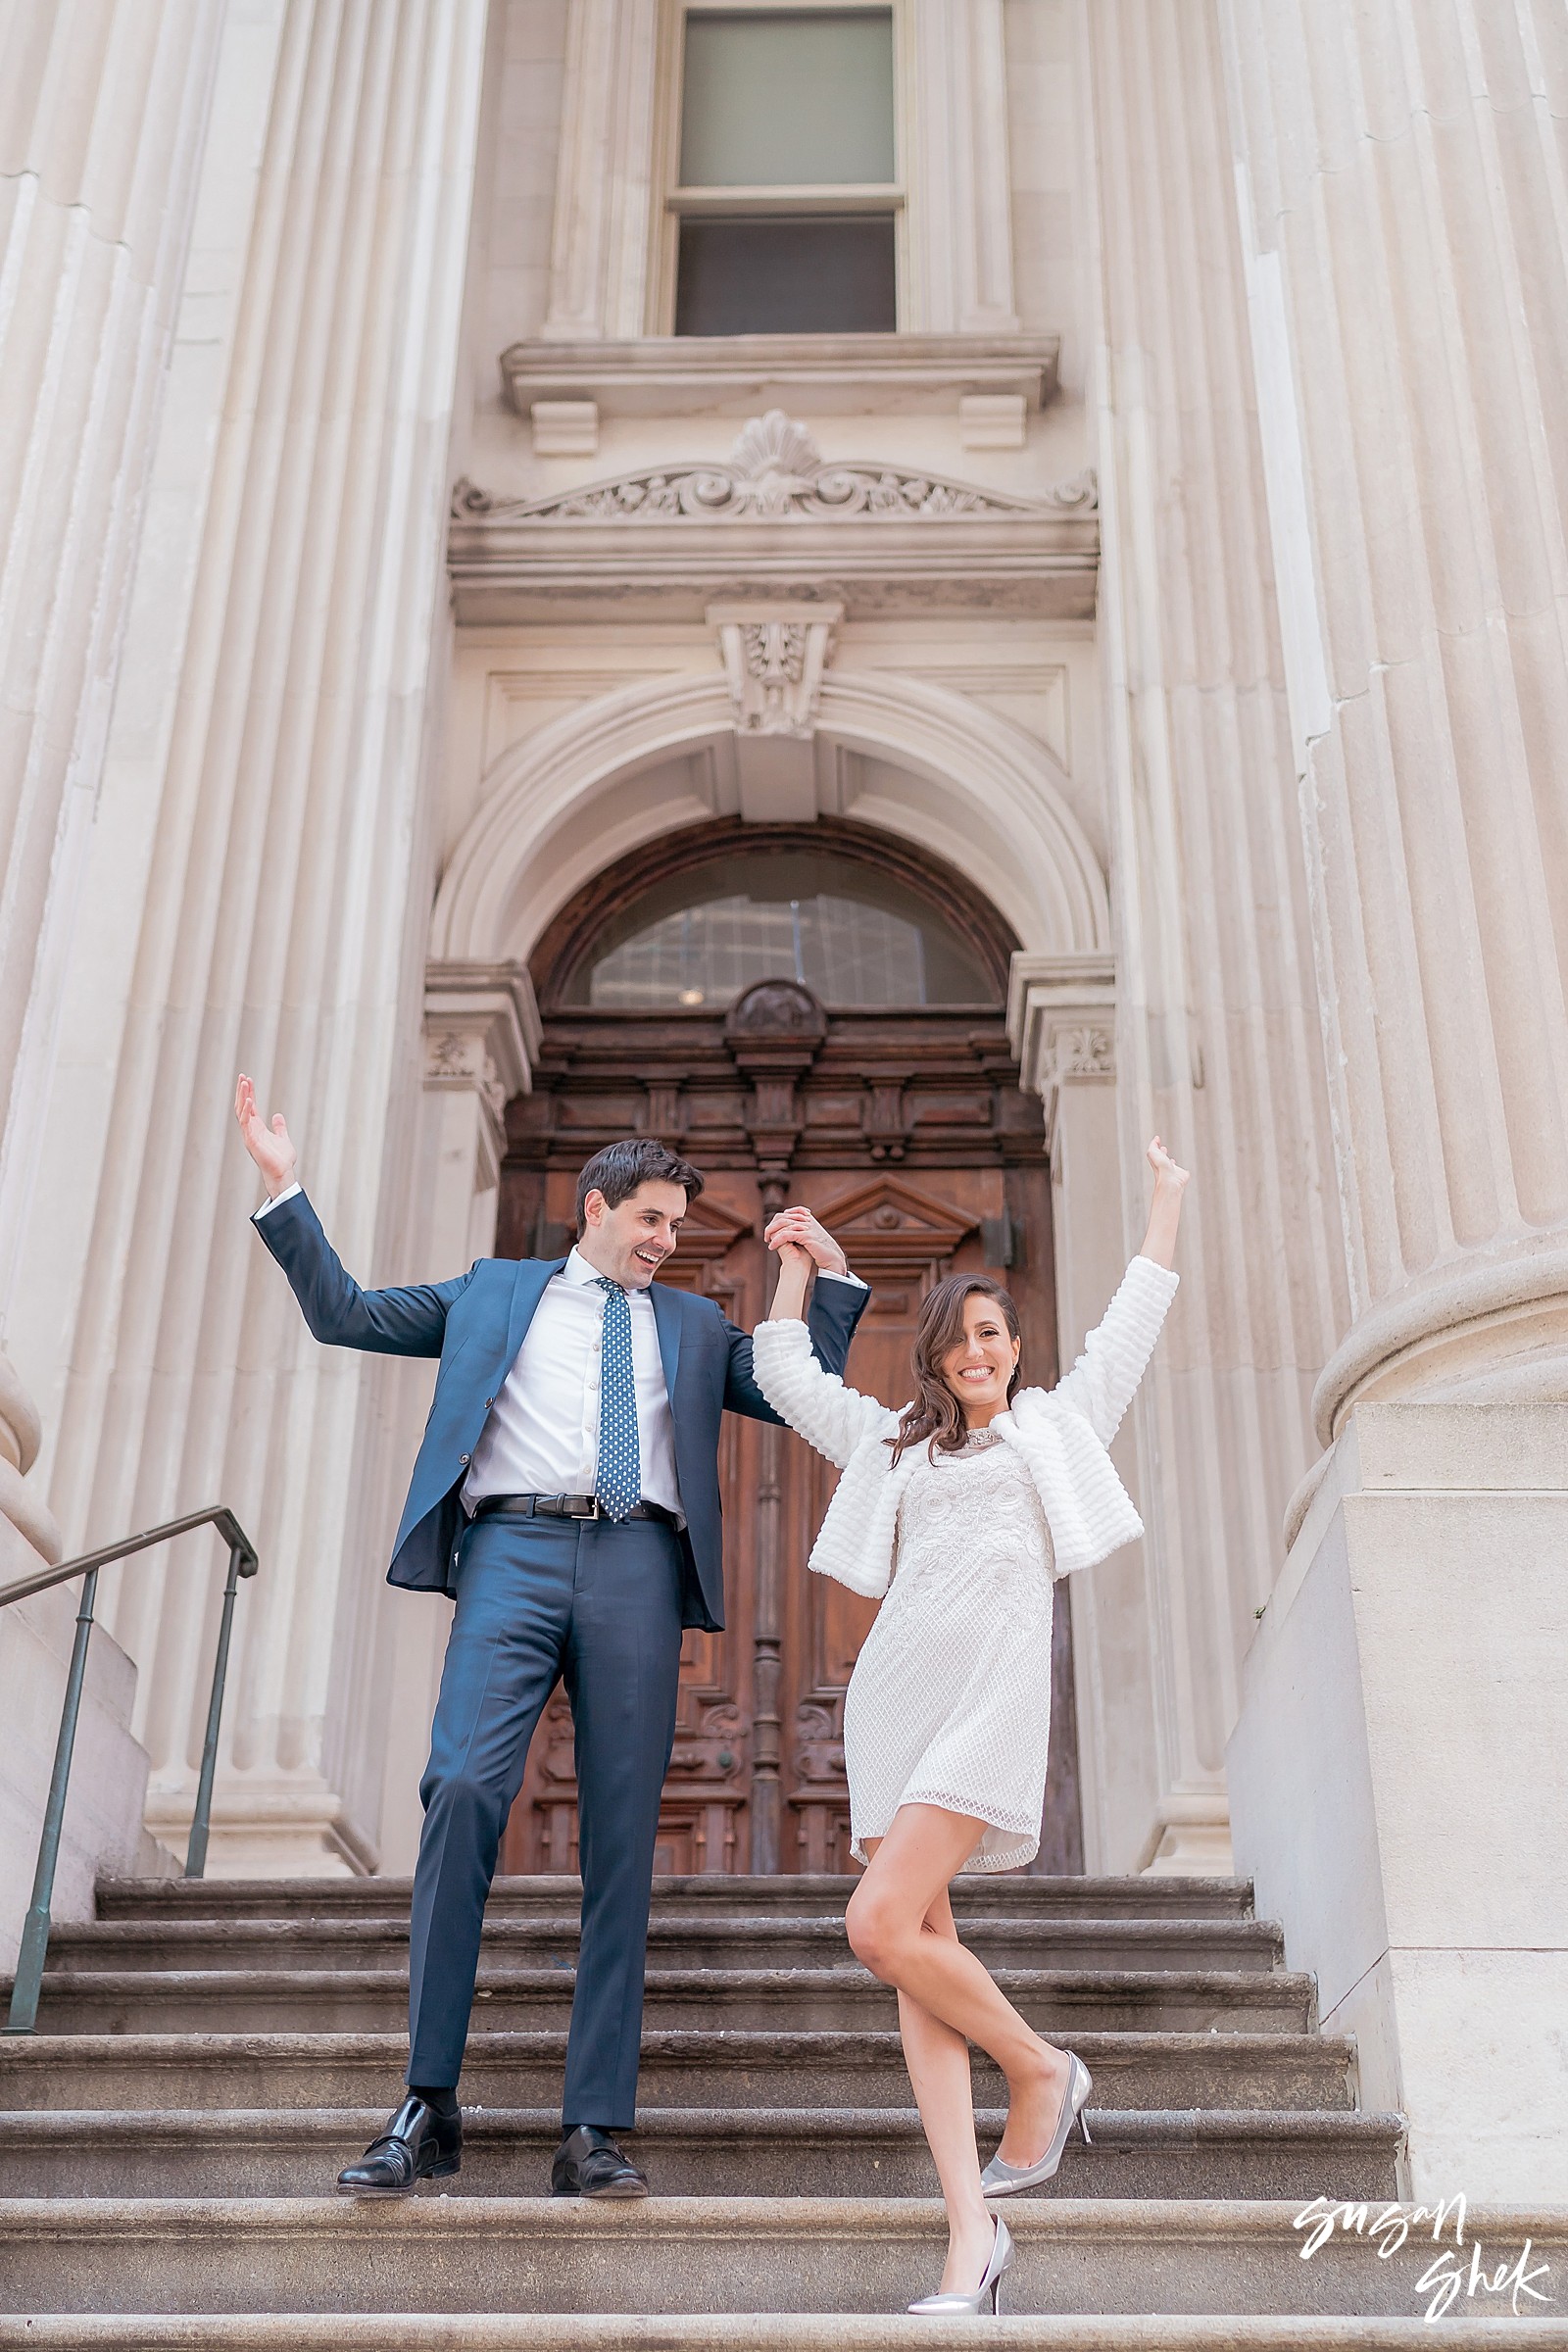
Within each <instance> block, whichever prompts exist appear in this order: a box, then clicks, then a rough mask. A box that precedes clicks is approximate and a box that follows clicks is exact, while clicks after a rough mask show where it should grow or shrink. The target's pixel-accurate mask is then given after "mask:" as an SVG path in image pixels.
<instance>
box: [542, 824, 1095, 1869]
mask: <svg viewBox="0 0 1568 2352" xmlns="http://www.w3.org/2000/svg"><path fill="white" fill-rule="evenodd" d="M1016 948H1017V941H1016V939H1015V937H1014V935H1013V934H1012V932H1011V930H1010V929H1009V927H1008V925H1007V924H1006V922H1005V920H1004V918H1003V917H1002V915H1001V914H1000V913H999V912H998V911H997V909H996V907H994V906H992V905H991V904H990V902H989V901H988V900H987V899H986V898H984V897H983V896H982V895H981V894H980V893H979V892H978V891H977V890H976V889H975V888H974V886H973V885H972V884H970V883H969V882H968V881H966V880H965V879H964V878H963V877H961V876H960V875H958V874H957V873H956V872H955V871H954V870H953V869H952V868H951V867H950V866H948V865H946V864H945V863H943V862H942V861H941V860H939V859H938V858H934V857H932V856H930V855H929V854H928V853H925V852H923V851H921V850H918V849H916V848H915V847H913V846H912V845H911V844H909V843H907V842H905V841H901V840H899V839H897V838H895V837H893V836H890V835H889V834H887V833H885V832H882V831H877V830H873V829H872V828H871V827H869V826H864V825H858V824H855V823H853V822H850V821H847V820H843V819H834V818H827V817H819V818H817V819H816V820H815V821H813V822H809V823H799V824H758V823H755V822H749V823H742V822H741V821H740V820H738V819H723V820H720V821H718V822H716V823H711V824H706V825H696V826H686V827H683V828H682V829H681V830H680V831H679V832H677V833H673V834H670V835H666V836H664V837H663V838H662V839H659V840H656V841H654V842H651V843H647V844H644V845H643V846H642V847H641V848H639V849H636V850H634V851H632V852H631V853H630V854H629V855H627V856H625V857H622V858H619V859H617V860H615V861H614V862H613V863H612V864H611V865H610V866H608V867H607V868H606V869H605V870H604V871H603V872H602V873H600V874H598V875H596V876H595V877H594V878H593V880H592V881H591V882H589V883H588V884H587V885H586V887H584V888H582V889H581V890H579V892H578V893H577V894H576V896H575V897H574V898H573V899H572V900H571V901H570V902H569V903H568V904H567V905H566V906H565V907H564V908H563V909H562V910H561V911H560V912H559V913H558V914H557V915H556V917H555V918H554V920H553V921H551V922H550V923H549V925H548V926H547V927H546V929H545V930H544V931H543V933H542V935H541V936H540V938H539V940H538V942H537V945H536V947H535V949H534V952H533V954H532V956H531V957H530V969H531V974H532V979H533V985H534V990H535V993H536V995H537V999H538V1004H539V1011H540V1017H541V1035H540V1039H539V1045H538V1050H537V1054H536V1057H535V1062H534V1069H533V1078H532V1091H531V1093H528V1094H526V1095H519V1096H517V1097H516V1098H515V1100H514V1101H513V1102H512V1103H511V1104H510V1105H509V1108H508V1115H507V1147H506V1153H505V1157H504V1160H503V1163H502V1169H501V1188H500V1203H499V1231H498V1236H497V1247H498V1248H499V1249H500V1250H502V1251H504V1252H507V1253H513V1252H515V1253H518V1254H528V1253H546V1254H553V1253H555V1252H556V1251H557V1250H563V1249H564V1248H565V1247H566V1245H567V1242H568V1240H569V1235H570V1224H569V1218H570V1215H571V1205H572V1188H573V1183H574V1180H575V1176H576V1172H577V1170H578V1168H579V1167H580V1166H581V1164H582V1162H583V1160H584V1159H585V1158H586V1156H587V1155H588V1153H589V1152H592V1151H594V1150H596V1149H597V1148H598V1147H599V1145H600V1144H602V1143H605V1142H607V1141H609V1140H610V1139H611V1138H613V1136H616V1135H623V1134H628V1133H632V1132H638V1131H646V1132H652V1133H657V1134H660V1135H662V1136H663V1137H665V1138H666V1140H668V1141H669V1142H671V1143H673V1144H676V1145H677V1146H678V1147H679V1148H680V1149H681V1150H683V1151H685V1152H688V1153H689V1154H690V1156H691V1157H692V1158H694V1159H695V1160H696V1161H697V1163H698V1164H699V1165H700V1166H701V1167H702V1168H703V1170H704V1172H705V1174H706V1175H707V1177H708V1180H709V1181H708V1189H707V1191H706V1192H705V1193H704V1195H703V1196H702V1198H701V1199H700V1200H699V1201H698V1202H697V1203H696V1206H695V1209H694V1213H693V1215H692V1217H691V1219H690V1220H689V1225H688V1231H687V1233H686V1235H685V1236H684V1238H683V1240H682V1244H681V1248H680V1250H679V1252H678V1255H677V1257H676V1259H675V1260H674V1262H673V1267H672V1278H673V1279H675V1280H677V1281H681V1282H684V1283H687V1284H689V1285H690V1286H691V1287H693V1288H695V1289H700V1290H702V1291H704V1292H706V1293H708V1294H709V1295H710V1296H711V1297H713V1298H715V1299H718V1300H719V1302H720V1303H721V1305H722V1306H723V1308H724V1311H725V1312H726V1313H727V1314H728V1315H729V1316H730V1317H731V1319H732V1320H733V1321H735V1322H737V1323H740V1324H743V1325H750V1324H751V1323H752V1322H754V1321H755V1320H756V1318H757V1317H758V1315H759V1314H760V1313H761V1312H762V1311H763V1307H764V1305H765V1299H766V1295H767V1290H768V1288H769V1287H770V1279H771V1278H770V1274H769V1271H768V1267H767V1263H766V1258H767V1253H766V1251H765V1250H764V1249H763V1246H762V1242H761V1232H762V1227H763V1224H764V1223H765V1220H766V1217H767V1215H768V1214H769V1213H770V1212H771V1210H772V1209H773V1208H774V1207H775V1206H776V1205H778V1204H779V1203H781V1202H782V1201H784V1200H785V1199H787V1198H788V1199H796V1200H804V1201H807V1202H808V1203H809V1205H810V1206H811V1207H812V1208H813V1209H814V1210H815V1211H816V1212H817V1214H818V1215H820V1216H821V1217H822V1218H823V1219H824V1221H825V1222H827V1223H828V1224H830V1225H831V1227H832V1228H833V1230H834V1231H835V1232H836V1233H838V1234H839V1236H840V1238H841V1239H842V1240H843V1241H844V1243H845V1246H846V1249H847V1250H848V1251H849V1254H850V1261H851V1264H852V1265H853V1266H854V1267H855V1268H856V1270H857V1271H858V1272H859V1273H860V1274H861V1275H862V1276H863V1277H864V1278H865V1279H866V1280H868V1281H869V1282H870V1283H871V1285H872V1287H873V1294H874V1296H873V1299H872V1304H871V1307H870V1309H869V1310H868V1313H867V1316H866V1318H865V1320H864V1322H863V1323H862V1326H861V1329H860V1332H859V1334H858V1337H857V1341H856V1347H855V1352H854V1354H853V1356H852V1358H851V1363H850V1367H849V1377H850V1379H851V1380H852V1381H853V1382H855V1383H856V1384H857V1385H858V1386H861V1387H863V1388H865V1389H868V1390H871V1391H874V1392H875V1393H877V1394H879V1395H882V1396H885V1397H890V1398H891V1397H899V1396H902V1395H903V1394H904V1392H905V1388H906V1385H907V1358H908V1348H909V1340H910V1337H911V1332H912V1326H913V1320H914V1316H915V1314H916V1312H917V1310H918V1305H919V1301H920V1299H921V1298H922V1296H923V1295H924V1293H925V1292H926V1290H928V1289H929V1287H930V1285H931V1284H932V1283H933V1282H934V1281H935V1280H937V1279H938V1277H939V1276H940V1275H942V1274H943V1273H946V1272H948V1271H950V1270H954V1269H957V1268H963V1267H971V1266H972V1267H976V1268H982V1267H983V1268H985V1269H986V1270H988V1271H990V1272H993V1273H996V1274H998V1275H999V1276H1001V1277H1002V1278H1003V1279H1005V1281H1007V1282H1008V1283H1009V1285H1010V1286H1011V1287H1012V1288H1013V1290H1014V1292H1015V1294H1016V1296H1017V1298H1018V1303H1019V1307H1020V1310H1021V1313H1022V1315H1023V1318H1024V1325H1025V1331H1026V1335H1027V1339H1028V1344H1029V1369H1030V1374H1031V1376H1032V1377H1033V1378H1035V1379H1038V1380H1042V1381H1047V1382H1049V1381H1050V1380H1051V1379H1053V1378H1054V1372H1055V1364H1054V1333H1055V1328H1056V1318H1055V1306H1054V1280H1053V1248H1052V1231H1051V1185H1050V1173H1049V1169H1048V1166H1047V1159H1046V1149H1045V1134H1044V1127H1043V1122H1042V1117H1041V1106H1040V1103H1039V1101H1038V1099H1037V1098H1036V1097H1034V1096H1032V1095H1027V1094H1025V1093H1023V1092H1022V1091H1021V1090H1020V1087H1019V1084H1018V1070H1017V1066H1016V1063H1015V1062H1014V1060H1013V1058H1012V1055H1011V1053H1010V1050H1009V1047H1008V1043H1007V1035H1006V1027H1005V1002H1006V993H1007V978H1008V969H1009V962H1010V959H1011V957H1012V956H1013V955H1014V953H1015V951H1016ZM724 1446H725V1454H724V1460H723V1463H722V1476H723V1487H724V1499H725V1530H726V1560H725V1572H726V1593H727V1600H726V1609H727V1619H728V1622H727V1627H726V1630H725V1632H724V1633H723V1634H722V1635H703V1634H697V1633H691V1634H688V1636H687V1639H686V1652H685V1656H684V1659H683V1664H682V1696H681V1713H680V1723H679V1728H678V1731H677V1736H676V1745H675V1754H674V1759H673V1762H672V1766H671V1771H670V1776H669V1781H668V1784H667V1787H666V1790H665V1802H664V1816H663V1824H662V1838H661V1867H662V1869H665V1870H669V1871H693V1870H696V1871H702V1870H709V1871H746V1870H760V1871H774V1870H784V1871H790V1870H824V1869H825V1870H836V1869H844V1868H846V1867H848V1846H849V1838H848V1805H847V1798H846V1792H845V1786H844V1778H843V1759H842V1750H841V1746H840V1735H841V1725H842V1706H843V1693H844V1689H845V1686H846V1684H847V1682H848V1679H849V1674H850V1669H851V1667H852V1666H853V1663H854V1659H855V1655H856V1652H857V1650H858V1645H859V1642H860V1641H861V1640H862V1639H863V1636H864V1633H865V1631H866V1628H867V1626H868V1625H869V1623H870V1619H871V1615H872V1613H873V1612H872V1610H871V1608H870V1607H869V1605H868V1604H866V1603H864V1602H861V1601H859V1600H858V1599H857V1598H856V1596H855V1595H853V1594H851V1593H847V1592H846V1591H844V1590H843V1589H842V1588H841V1587H839V1586H837V1585H834V1584H831V1583H830V1582H828V1581H827V1580H825V1579H821V1578H817V1577H810V1576H809V1575H808V1573H807V1570H806V1558H807V1554H808V1551H809V1546H810V1542H811V1539H812V1536H813V1535H814V1533H815V1529H816V1527H817V1525H818V1523H819V1521H820V1518H821V1514H822V1511H823V1509H824V1508H825V1505H826V1500H827V1495H828V1493H829V1491H830V1486H831V1473H830V1472H829V1471H828V1470H827V1468H826V1466H825V1465H824V1464H822V1463H821V1462H819V1461H818V1460H817V1459H816V1457H815V1456H813V1455H812V1454H811V1453H810V1452H809V1449H808V1448H807V1447H806V1446H804V1445H803V1444H802V1443H801V1442H800V1441H799V1440H798V1439H796V1438H794V1437H792V1436H790V1435H789V1434H788V1433H787V1432H782V1431H774V1430H769V1429H765V1428H762V1427H760V1426H759V1425H757V1424H754V1423H749V1422H742V1421H739V1420H736V1419H733V1418H732V1419H731V1420H729V1421H728V1422H727V1423H726V1431H725V1440H724ZM1071 1644H1072V1633H1071V1619H1070V1607H1069V1603H1068V1596H1067V1591H1066V1588H1065V1587H1060V1588H1058V1610H1057V1619H1056V1644H1055V1655H1054V1668H1053V1692H1052V1708H1053V1723H1052V1765H1051V1772H1050V1776H1049V1784H1048V1795H1047V1808H1046V1819H1045V1822H1044V1824H1043V1838H1042V1845H1041V1853H1040V1857H1039V1861H1038V1863H1037V1865H1036V1868H1037V1869H1039V1870H1041V1871H1053V1872H1061V1871H1077V1870H1081V1869H1082V1867H1083V1838H1082V1829H1081V1819H1080V1803H1079V1789H1078V1756H1077V1732H1076V1718H1075V1708H1074V1695H1073V1676H1072V1646H1071ZM575 1838H576V1815H575V1788H574V1782H573V1777H572V1770H571V1735H570V1723H569V1717H568V1716H567V1713H566V1710H565V1705H564V1698H562V1697H561V1696H560V1695H558V1697H557V1699H556V1700H555V1701H554V1702H553V1705H552V1708H551V1710H550V1712H549V1714H548V1715H547V1718H546V1721H545V1724H544V1725H543V1727H542V1729H541V1734H540V1737H539V1738H538V1739H537V1740H536V1741H535V1743H534V1751H533V1754H532V1756H531V1757H530V1760H529V1767H528V1775H527V1779H526V1781H525V1783H524V1786H523V1789H522V1791H521V1794H520V1796H519V1798H518V1801H517V1806H516V1809H515V1813H514V1815H513V1819H512V1823H511V1825H510V1827H509V1831H508V1835H507V1840H506V1845H505V1848H504V1853H503V1867H504V1868H506V1869H509V1870H514V1871H525V1872H534V1871H569V1870H571V1869H573V1868H574V1867H575Z"/></svg>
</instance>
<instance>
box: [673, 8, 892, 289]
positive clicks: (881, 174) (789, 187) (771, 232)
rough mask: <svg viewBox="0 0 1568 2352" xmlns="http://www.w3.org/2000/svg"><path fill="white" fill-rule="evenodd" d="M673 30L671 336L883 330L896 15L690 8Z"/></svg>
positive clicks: (888, 272)
mask: <svg viewBox="0 0 1568 2352" xmlns="http://www.w3.org/2000/svg"><path fill="white" fill-rule="evenodd" d="M684 26H685V38H684V47H683V60H682V82H681V106H680V123H679V138H678V149H679V165H678V179H679V185H678V186H677V187H676V189H675V190H674V192H673V194H672V195H671V197H670V200H669V201H670V209H671V210H672V211H673V212H674V213H675V214H676V215H677V217H678V218H677V227H676V235H677V247H676V266H675V332H676V333H677V334H680V335H730V334H789V333H794V334H831V333H856V332H860V333H891V332H892V331H893V329H894V328H895V327H896V326H897V324H898V319H897V297H896V282H897V255H896V236H895V221H896V216H897V213H898V209H899V204H900V201H901V197H900V190H899V186H898V164H897V138H896V131H895V120H894V55H893V12H892V10H891V9H889V8H885V7H884V8H809V7H807V8H801V7H797V8H775V9H768V8H757V9H739V8H730V9H724V8H711V9H710V8H702V7H695V6H694V7H692V8H690V9H689V10H688V13H687V14H686V17H685V20H684Z"/></svg>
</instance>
